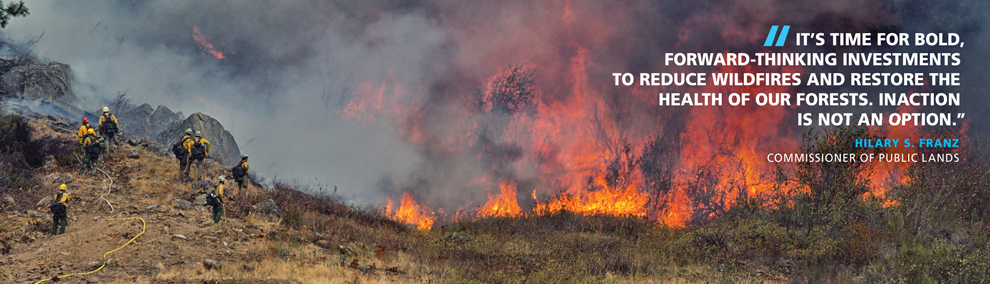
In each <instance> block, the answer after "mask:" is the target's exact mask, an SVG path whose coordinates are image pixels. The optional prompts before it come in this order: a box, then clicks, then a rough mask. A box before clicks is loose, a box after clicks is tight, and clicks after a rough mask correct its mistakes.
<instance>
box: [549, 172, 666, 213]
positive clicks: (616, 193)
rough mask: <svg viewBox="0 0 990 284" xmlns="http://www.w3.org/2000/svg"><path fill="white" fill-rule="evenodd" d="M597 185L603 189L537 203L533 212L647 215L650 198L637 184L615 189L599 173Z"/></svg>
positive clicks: (596, 180) (596, 179)
mask: <svg viewBox="0 0 990 284" xmlns="http://www.w3.org/2000/svg"><path fill="white" fill-rule="evenodd" d="M595 185H597V186H598V187H601V189H599V190H595V191H590V192H584V193H582V194H580V195H579V196H574V195H563V196H561V197H559V198H556V199H553V200H551V201H550V202H547V203H545V204H537V205H536V208H534V209H533V212H536V213H538V214H548V213H554V212H558V211H562V210H563V211H569V212H574V213H580V214H585V215H598V214H602V215H612V216H636V217H643V216H646V203H647V201H648V200H649V199H648V196H647V194H646V193H643V192H640V191H639V190H637V189H636V184H630V185H629V186H627V187H626V188H624V189H613V188H611V187H609V186H608V184H607V183H606V181H605V176H604V175H599V176H598V177H596V178H595Z"/></svg>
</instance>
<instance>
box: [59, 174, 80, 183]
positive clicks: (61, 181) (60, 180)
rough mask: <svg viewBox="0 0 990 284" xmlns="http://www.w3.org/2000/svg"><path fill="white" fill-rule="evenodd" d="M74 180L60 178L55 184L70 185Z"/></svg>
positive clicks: (67, 177) (68, 177) (69, 177)
mask: <svg viewBox="0 0 990 284" xmlns="http://www.w3.org/2000/svg"><path fill="white" fill-rule="evenodd" d="M75 180H76V179H74V178H72V176H61V177H59V178H58V179H57V180H55V183H56V184H63V183H64V184H70V183H72V182H73V181H75Z"/></svg>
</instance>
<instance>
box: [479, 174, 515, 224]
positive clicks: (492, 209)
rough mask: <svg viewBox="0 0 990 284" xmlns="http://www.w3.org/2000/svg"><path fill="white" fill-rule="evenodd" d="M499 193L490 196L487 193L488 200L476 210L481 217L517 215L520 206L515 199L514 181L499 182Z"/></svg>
mask: <svg viewBox="0 0 990 284" xmlns="http://www.w3.org/2000/svg"><path fill="white" fill-rule="evenodd" d="M498 187H499V189H500V190H501V193H499V194H498V195H495V196H492V195H491V193H489V194H488V202H485V205H484V206H482V207H481V209H479V210H478V216H481V217H514V216H519V213H520V212H522V208H520V207H519V202H518V201H516V183H514V182H511V181H504V182H502V183H501V184H499V186H498Z"/></svg>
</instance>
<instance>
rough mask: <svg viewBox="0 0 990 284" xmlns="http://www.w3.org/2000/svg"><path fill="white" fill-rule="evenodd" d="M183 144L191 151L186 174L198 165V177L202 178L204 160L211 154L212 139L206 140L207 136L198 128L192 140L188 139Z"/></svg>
mask: <svg viewBox="0 0 990 284" xmlns="http://www.w3.org/2000/svg"><path fill="white" fill-rule="evenodd" d="M183 146H185V147H186V150H187V151H189V158H187V160H188V162H187V163H186V175H188V174H189V171H190V170H191V169H192V167H193V166H194V165H195V166H196V167H197V169H196V179H200V178H202V177H203V160H205V159H206V157H207V156H209V155H210V141H206V138H203V133H202V132H200V131H199V130H196V135H195V137H193V139H191V140H186V142H185V143H183Z"/></svg>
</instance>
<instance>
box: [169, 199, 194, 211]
mask: <svg viewBox="0 0 990 284" xmlns="http://www.w3.org/2000/svg"><path fill="white" fill-rule="evenodd" d="M172 203H175V208H176V209H180V210H189V209H192V202H189V201H187V200H184V199H176V200H172Z"/></svg>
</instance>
